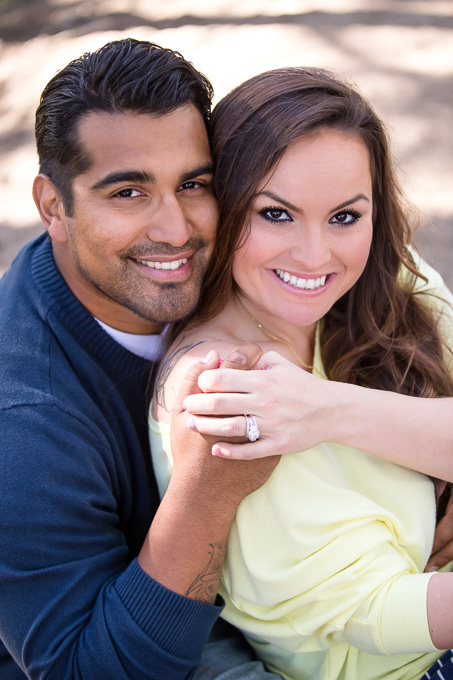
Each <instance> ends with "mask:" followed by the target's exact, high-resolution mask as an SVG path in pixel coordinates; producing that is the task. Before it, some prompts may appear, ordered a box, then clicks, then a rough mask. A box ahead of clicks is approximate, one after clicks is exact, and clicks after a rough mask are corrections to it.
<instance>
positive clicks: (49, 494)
mask: <svg viewBox="0 0 453 680" xmlns="http://www.w3.org/2000/svg"><path fill="white" fill-rule="evenodd" d="M0 431H1V433H2V450H1V470H2V471H1V475H0V518H1V519H0V522H1V531H0V639H1V640H2V642H3V643H4V645H5V646H6V648H7V649H8V651H9V652H10V654H11V655H12V657H13V658H14V660H15V661H16V663H17V664H18V666H19V667H20V668H21V669H22V671H23V672H24V673H25V674H26V675H27V677H29V678H31V679H32V680H33V679H35V678H42V677H46V678H47V679H48V680H54V679H55V680H75V679H77V680H82V679H83V680H99V678H104V677H105V678H109V680H129V679H131V680H132V679H133V680H145V679H146V680H150V679H151V680H152V679H154V680H162V678H165V679H166V680H182V679H183V678H184V679H187V678H191V677H192V675H193V673H194V672H195V667H196V665H197V664H198V662H199V659H200V656H201V652H202V650H203V647H204V645H205V643H206V640H207V638H208V636H209V632H210V630H211V627H212V625H213V623H214V621H215V620H216V619H217V617H218V615H219V613H220V610H221V607H218V606H211V605H207V604H204V603H200V602H196V601H193V600H190V599H187V598H184V597H182V596H180V595H178V594H176V593H173V592H171V591H169V590H167V589H166V588H164V587H162V586H161V585H160V584H159V583H156V582H155V581H153V579H151V578H150V577H149V576H148V575H147V574H146V573H145V572H143V571H142V570H141V568H140V567H139V565H138V563H137V561H136V560H133V561H130V556H129V555H128V548H127V545H126V540H125V533H124V531H125V527H123V526H122V524H121V522H122V520H121V517H124V514H121V513H120V512H119V510H120V509H119V507H118V504H119V503H120V502H121V498H122V496H121V494H119V493H118V488H119V484H120V481H119V476H120V474H119V470H118V465H115V463H114V462H113V461H114V459H115V456H114V455H113V456H112V451H111V450H109V443H108V442H107V440H105V439H104V440H103V439H102V437H101V436H100V433H99V431H97V430H96V427H95V426H94V425H93V424H92V423H90V422H88V421H85V422H83V421H81V420H79V419H77V417H75V416H74V415H73V414H72V415H71V414H68V413H65V412H64V411H62V410H61V409H59V408H58V407H56V406H32V407H31V406H27V405H24V406H18V407H14V408H11V409H8V410H5V411H2V412H1V413H0ZM14 677H15V676H14Z"/></svg>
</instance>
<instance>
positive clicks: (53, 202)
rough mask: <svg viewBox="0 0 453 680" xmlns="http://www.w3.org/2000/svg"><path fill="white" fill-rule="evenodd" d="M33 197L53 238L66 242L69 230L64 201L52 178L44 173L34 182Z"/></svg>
mask: <svg viewBox="0 0 453 680" xmlns="http://www.w3.org/2000/svg"><path fill="white" fill-rule="evenodd" d="M33 199H34V201H35V204H36V207H37V208H38V211H39V214H40V216H41V220H42V223H43V224H44V227H45V228H46V231H47V232H48V234H49V236H50V237H51V239H53V240H54V241H58V242H60V243H65V242H66V241H67V240H68V231H67V222H66V213H65V210H64V207H63V203H62V201H61V198H60V196H59V194H58V192H57V190H56V189H55V186H54V185H53V184H52V182H51V181H50V178H49V177H48V176H47V175H44V174H43V173H40V174H39V175H38V176H37V177H35V180H34V182H33Z"/></svg>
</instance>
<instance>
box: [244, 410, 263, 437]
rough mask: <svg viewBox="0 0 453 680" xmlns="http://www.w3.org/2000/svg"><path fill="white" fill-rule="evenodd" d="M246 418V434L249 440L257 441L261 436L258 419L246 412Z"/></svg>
mask: <svg viewBox="0 0 453 680" xmlns="http://www.w3.org/2000/svg"><path fill="white" fill-rule="evenodd" d="M244 418H245V423H246V425H245V429H246V435H247V437H248V439H249V441H251V442H256V440H257V439H259V438H260V431H259V428H258V425H257V423H256V420H255V418H254V417H253V416H248V415H247V414H246V413H244Z"/></svg>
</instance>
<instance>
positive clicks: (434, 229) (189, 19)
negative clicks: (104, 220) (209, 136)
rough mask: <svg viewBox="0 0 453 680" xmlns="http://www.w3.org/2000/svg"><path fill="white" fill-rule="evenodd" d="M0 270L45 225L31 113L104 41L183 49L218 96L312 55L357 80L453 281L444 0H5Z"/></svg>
mask: <svg viewBox="0 0 453 680" xmlns="http://www.w3.org/2000/svg"><path fill="white" fill-rule="evenodd" d="M0 9H1V13H0V93H1V101H0V271H2V270H4V269H5V268H6V267H7V266H8V264H9V262H10V260H11V259H12V257H13V256H14V254H15V253H16V251H17V249H18V248H19V247H20V246H21V245H22V244H23V243H25V242H26V241H27V240H29V238H31V237H32V236H33V235H35V234H37V233H39V231H40V229H41V227H40V225H39V219H38V217H37V212H36V209H35V207H34V205H33V202H32V199H31V195H30V187H31V183H32V180H33V177H34V175H35V173H36V170H37V164H36V157H35V151H34V143H33V116H34V110H35V108H36V105H37V102H38V99H39V94H40V92H41V90H42V88H43V87H44V85H45V84H46V82H47V81H48V80H49V79H50V78H51V77H52V75H53V74H54V73H55V72H56V71H57V69H59V68H61V67H62V66H64V65H65V64H66V63H67V62H68V61H70V60H71V59H72V58H74V57H77V56H78V55H79V54H81V53H82V52H84V51H86V50H91V49H94V48H96V47H98V46H100V45H102V44H104V43H105V42H107V41H108V40H112V39H116V38H118V37H123V36H128V35H129V36H133V37H137V38H141V39H147V40H151V41H154V42H158V43H160V44H161V45H164V46H168V47H172V48H174V49H178V50H179V51H180V52H182V54H183V55H184V56H185V57H186V58H188V59H190V60H191V61H193V62H194V64H195V66H196V67H197V68H199V69H200V70H201V71H203V72H204V73H205V74H206V75H207V76H208V77H209V78H210V79H211V80H212V82H213V84H214V88H215V93H216V97H215V98H216V100H218V99H219V98H220V97H221V96H222V95H223V94H225V93H226V92H227V91H228V90H229V89H230V88H231V87H233V86H234V85H236V84H237V83H239V82H240V81H242V80H244V79H246V78H247V77H249V76H251V75H254V74H256V73H258V72H260V71H263V70H266V69H270V68H276V67H279V66H287V65H295V64H304V65H316V66H321V67H324V68H328V69H332V70H335V71H339V72H342V73H343V74H345V75H346V76H348V77H349V78H350V79H352V80H353V81H355V82H356V83H357V84H358V85H359V87H360V89H361V90H362V92H364V94H365V95H366V96H368V97H369V99H370V100H371V101H372V103H373V104H374V106H375V108H376V109H377V110H378V112H379V113H380V114H381V116H382V117H383V119H384V120H385V121H386V122H387V124H388V127H389V130H390V132H391V136H392V140H393V149H394V153H395V156H396V158H397V160H398V164H399V166H400V168H401V180H402V183H403V185H404V187H405V189H406V192H407V193H408V195H409V197H410V198H411V200H413V201H414V202H415V203H416V205H417V206H418V207H419V208H420V210H421V211H422V213H423V216H422V227H421V229H420V230H419V236H418V242H419V243H420V244H421V245H422V246H423V252H424V254H425V255H426V258H427V259H428V260H429V261H431V262H432V263H434V264H435V265H436V266H437V268H439V269H440V270H441V271H442V273H443V275H444V277H445V279H446V280H447V281H448V283H449V285H450V287H451V288H453V268H451V267H450V262H449V258H450V254H451V252H452V251H453V226H452V225H453V163H452V158H453V133H452V128H453V79H452V75H453V2H451V1H450V0H424V1H421V0H387V1H385V0H357V1H355V2H354V1H353V0H325V1H324V2H322V1H319V2H310V1H309V0H210V1H209V2H204V3H195V2H193V0H191V1H190V2H189V1H188V0H157V1H156V0H154V1H153V2H149V1H148V0H141V1H140V0H129V1H127V0H97V1H91V2H89V1H86V2H73V1H72V0H28V2H27V1H24V0H22V1H21V0H17V1H16V2H14V0H0Z"/></svg>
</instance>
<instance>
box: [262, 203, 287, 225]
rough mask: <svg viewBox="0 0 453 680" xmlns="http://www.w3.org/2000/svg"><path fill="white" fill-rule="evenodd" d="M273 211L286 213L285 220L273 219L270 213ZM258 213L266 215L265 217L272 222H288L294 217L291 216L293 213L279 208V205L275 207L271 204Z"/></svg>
mask: <svg viewBox="0 0 453 680" xmlns="http://www.w3.org/2000/svg"><path fill="white" fill-rule="evenodd" d="M272 212H278V213H281V214H282V215H283V214H284V215H286V219H284V220H276V219H273V218H272V217H271V216H270V213H272ZM258 215H261V216H262V217H264V219H265V220H267V221H268V222H271V224H287V223H288V222H293V218H292V217H291V215H289V214H288V213H287V211H286V210H285V209H284V208H279V207H277V206H275V207H273V206H270V207H269V208H262V209H261V210H258Z"/></svg>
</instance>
